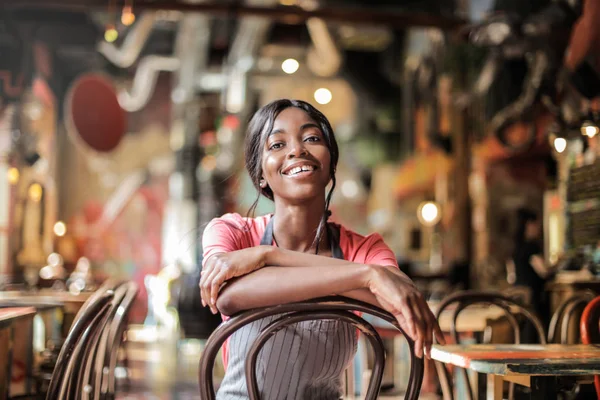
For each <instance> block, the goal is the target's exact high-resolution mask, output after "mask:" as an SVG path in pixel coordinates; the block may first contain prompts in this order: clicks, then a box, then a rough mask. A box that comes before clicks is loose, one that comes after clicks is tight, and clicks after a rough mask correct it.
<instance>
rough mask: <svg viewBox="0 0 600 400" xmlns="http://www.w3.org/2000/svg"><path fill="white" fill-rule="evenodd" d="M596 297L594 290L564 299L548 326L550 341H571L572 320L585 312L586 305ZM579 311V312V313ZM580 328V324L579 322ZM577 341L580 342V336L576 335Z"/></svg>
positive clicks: (564, 342)
mask: <svg viewBox="0 0 600 400" xmlns="http://www.w3.org/2000/svg"><path fill="white" fill-rule="evenodd" d="M594 297H596V294H595V293H594V292H592V291H584V292H582V293H578V294H575V295H573V296H571V297H568V298H567V299H566V300H564V301H563V302H562V303H561V304H560V305H559V306H558V308H557V309H556V311H554V314H552V319H550V325H549V326H548V343H560V344H568V343H569V339H570V338H569V327H570V326H571V325H572V322H573V321H574V320H575V318H577V320H578V321H579V320H580V318H579V316H580V315H581V313H582V312H583V309H584V308H585V306H587V305H588V303H589V302H590V301H592V300H593V299H594ZM578 312H579V313H578ZM577 327H578V328H579V324H577ZM576 338H577V340H576V342H577V343H579V336H576Z"/></svg>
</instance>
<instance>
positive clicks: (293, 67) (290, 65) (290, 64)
mask: <svg viewBox="0 0 600 400" xmlns="http://www.w3.org/2000/svg"><path fill="white" fill-rule="evenodd" d="M299 67H300V64H299V63H298V61H297V60H295V59H293V58H288V59H287V60H285V61H284V62H283V63H281V69H282V70H283V72H285V73H286V74H293V73H294V72H296V71H298V68H299Z"/></svg>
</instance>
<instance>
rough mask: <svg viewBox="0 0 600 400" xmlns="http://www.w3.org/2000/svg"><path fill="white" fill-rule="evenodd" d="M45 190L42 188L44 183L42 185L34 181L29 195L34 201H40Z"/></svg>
mask: <svg viewBox="0 0 600 400" xmlns="http://www.w3.org/2000/svg"><path fill="white" fill-rule="evenodd" d="M43 192H44V190H43V189H42V185H40V184H39V183H34V184H32V185H31V186H29V190H28V193H27V194H28V195H29V198H30V199H31V200H32V201H34V202H36V203H37V202H39V201H40V200H42V194H43Z"/></svg>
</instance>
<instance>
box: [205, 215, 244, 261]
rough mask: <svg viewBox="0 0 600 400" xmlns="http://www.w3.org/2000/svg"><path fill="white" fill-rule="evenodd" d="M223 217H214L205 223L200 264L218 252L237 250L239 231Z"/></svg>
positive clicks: (238, 246)
mask: <svg viewBox="0 0 600 400" xmlns="http://www.w3.org/2000/svg"><path fill="white" fill-rule="evenodd" d="M236 231H238V229H234V228H233V227H232V226H231V223H230V222H228V221H225V220H224V219H223V218H214V219H213V220H212V221H210V222H209V223H208V225H206V228H205V229H204V233H203V234H202V266H204V264H205V262H206V260H208V259H209V258H210V257H211V256H213V255H215V254H218V253H229V252H231V251H235V250H239V249H240V244H239V241H240V240H239V232H236ZM236 233H237V234H236Z"/></svg>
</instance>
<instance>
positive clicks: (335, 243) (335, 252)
mask: <svg viewBox="0 0 600 400" xmlns="http://www.w3.org/2000/svg"><path fill="white" fill-rule="evenodd" d="M274 220H275V216H272V217H271V219H270V220H269V222H268V223H267V227H266V228H265V233H264V234H263V236H262V238H261V239H260V245H261V246H272V245H273V221H274ZM327 232H328V236H329V244H330V246H331V255H332V256H333V258H337V259H340V260H343V259H344V252H342V249H341V247H340V229H339V227H338V226H337V225H334V224H330V223H328V224H327Z"/></svg>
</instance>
